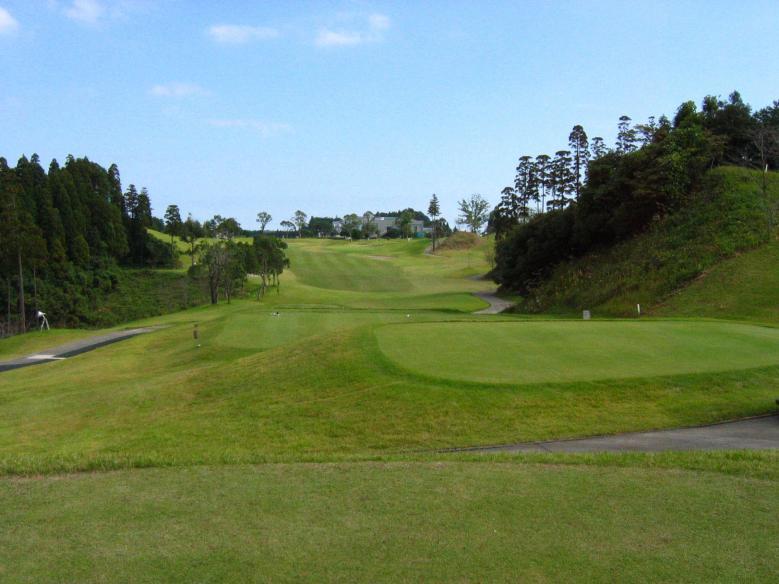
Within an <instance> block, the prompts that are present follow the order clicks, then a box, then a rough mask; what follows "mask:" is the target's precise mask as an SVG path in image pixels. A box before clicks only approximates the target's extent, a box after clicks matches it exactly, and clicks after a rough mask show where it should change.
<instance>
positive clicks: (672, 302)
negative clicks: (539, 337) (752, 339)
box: [517, 167, 779, 318]
mask: <svg viewBox="0 0 779 584" xmlns="http://www.w3.org/2000/svg"><path fill="white" fill-rule="evenodd" d="M762 181H763V177H762V173H759V172H757V171H751V170H748V169H744V168H736V167H721V168H717V169H715V170H713V171H710V172H709V173H708V175H707V177H706V181H705V187H704V189H703V190H702V192H701V193H700V194H699V195H698V196H697V197H696V198H694V200H693V201H692V202H691V203H690V204H689V205H688V206H686V207H684V208H682V209H681V210H679V211H678V212H676V213H674V214H672V215H669V216H668V217H666V218H665V219H663V220H661V221H657V222H655V223H654V224H652V225H651V226H650V227H649V229H648V230H647V231H646V232H645V233H643V234H641V235H638V236H636V237H634V238H632V239H630V240H628V241H624V242H621V243H618V244H616V245H614V246H612V247H610V248H606V249H602V250H598V251H593V252H591V253H589V254H587V255H585V256H583V257H581V258H578V259H574V260H571V261H567V262H564V263H562V264H560V265H558V266H557V267H556V268H555V269H554V270H553V271H552V273H551V275H550V276H549V277H548V278H545V279H544V280H542V281H541V282H540V283H539V284H538V285H536V286H535V287H534V288H532V290H531V291H530V293H529V294H528V295H527V296H525V298H524V299H523V300H522V301H521V303H520V304H519V306H518V308H517V310H518V311H527V312H540V311H553V312H573V311H579V310H582V309H591V310H594V311H595V312H596V314H600V315H610V316H626V315H635V314H636V304H639V303H640V304H641V305H642V306H643V307H645V308H647V309H648V308H650V307H651V306H653V305H655V304H658V303H662V304H663V305H666V307H665V308H662V307H658V309H657V313H658V314H665V315H678V316H681V315H695V316H704V315H705V316H715V315H716V316H727V317H730V318H737V317H739V316H748V315H757V314H762V315H765V316H766V317H768V318H771V316H772V315H774V317H775V315H776V310H775V307H776V306H777V304H779V287H776V286H772V285H771V282H775V281H776V280H777V270H776V264H773V266H772V262H771V260H772V258H775V257H776V253H777V252H776V236H777V230H776V221H775V219H773V220H772V215H773V214H775V212H774V211H773V209H775V207H776V205H777V202H779V176H777V174H776V173H769V174H768V176H767V191H766V193H765V194H764V192H763V188H762V184H763V183H762ZM761 246H762V247H761ZM741 252H748V253H746V254H744V255H743V256H742V257H740V258H734V259H733V260H732V261H731V262H730V263H727V264H724V265H723V267H722V268H717V265H718V263H719V262H721V261H723V260H725V259H726V258H729V257H731V256H733V255H734V254H738V253H741ZM709 270H713V271H712V273H711V274H708V275H706V274H707V272H708V271H709ZM731 270H735V272H732V271H731ZM739 274H741V275H739ZM696 278H701V279H700V280H696ZM691 282H692V283H693V284H692V285H691V288H690V291H689V293H690V294H694V295H696V297H697V298H698V299H700V300H703V299H704V298H707V297H708V298H709V300H708V301H707V302H706V306H702V305H701V304H700V303H699V302H698V301H693V299H692V298H690V300H684V298H685V294H687V293H688V292H687V291H684V292H681V293H680V292H679V290H680V288H683V287H684V286H685V285H687V284H689V283H691ZM734 284H741V285H737V286H735V287H734V286H733V285H734ZM726 289H727V291H726V292H725V290H726ZM723 292H724V293H725V296H723V297H722V300H715V299H714V298H712V295H714V296H719V295H720V293H723ZM671 294H675V295H674V297H673V298H669V299H668V300H667V302H666V298H667V297H668V296H669V295H671ZM747 298H749V300H747ZM714 306H717V307H719V308H717V309H715V308H714ZM727 307H733V308H734V311H732V312H731V311H728V310H726V308H727ZM761 307H762V308H761Z"/></svg>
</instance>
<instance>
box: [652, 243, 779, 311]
mask: <svg viewBox="0 0 779 584" xmlns="http://www.w3.org/2000/svg"><path fill="white" fill-rule="evenodd" d="M652 314H654V315H657V316H673V315H677V314H686V315H689V316H698V317H709V318H731V319H743V320H755V321H763V322H779V241H776V240H774V241H772V242H771V243H768V244H766V245H764V246H762V247H759V248H758V249H753V250H748V251H745V252H743V253H740V254H738V255H736V256H735V257H732V258H729V259H727V260H725V261H723V262H720V263H719V264H717V265H715V266H714V267H713V268H711V269H710V270H708V271H705V272H703V273H702V274H700V276H698V277H697V278H696V279H695V280H694V281H693V282H691V283H690V284H689V285H688V286H686V287H684V288H682V289H681V290H679V291H678V292H677V293H676V294H672V295H671V296H669V297H668V298H666V299H665V300H664V301H662V302H661V303H660V304H658V305H657V306H656V307H654V308H653V309H652Z"/></svg>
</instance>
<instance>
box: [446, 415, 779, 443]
mask: <svg viewBox="0 0 779 584" xmlns="http://www.w3.org/2000/svg"><path fill="white" fill-rule="evenodd" d="M773 448H779V414H769V415H766V416H758V417H755V418H748V419H745V420H735V421H732V422H721V423H718V424H710V425H707V426H696V427H691V428H675V429H671V430H655V431H651V432H630V433H628V434H616V435H612V436H593V437H591V438H576V439H573V440H550V441H548V442H524V443H520V444H505V445H502V446H483V447H478V446H477V447H473V448H456V449H451V450H448V451H447V452H483V453H493V452H662V451H666V450H764V449H773Z"/></svg>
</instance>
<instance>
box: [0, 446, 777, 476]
mask: <svg viewBox="0 0 779 584" xmlns="http://www.w3.org/2000/svg"><path fill="white" fill-rule="evenodd" d="M377 462H379V463H408V462H419V463H431V464H436V463H442V464H443V463H448V462H468V463H474V464H489V463H505V464H526V465H561V466H569V465H573V466H582V465H583V466H594V467H615V468H628V467H629V468H643V469H665V470H673V469H676V470H686V471H700V472H713V473H718V474H726V475H733V476H743V477H750V478H758V479H765V480H770V481H779V449H774V450H759V451H757V450H720V451H685V452H681V451H666V452H650V453H646V452H624V453H614V452H593V453H575V454H574V453H554V454H552V453H535V452H494V453H484V454H482V453H474V452H450V453H440V452H430V453H406V454H369V455H354V454H344V455H333V454H327V455H317V454H313V455H304V456H295V457H289V456H267V455H251V454H249V455H247V454H234V453H229V452H225V453H223V454H222V455H221V456H219V457H208V458H201V459H191V460H182V459H175V458H171V457H170V456H159V455H156V454H155V453H147V454H143V455H138V454H122V453H117V454H101V455H91V456H73V455H51V456H6V457H4V458H0V478H2V479H9V478H13V477H36V476H50V475H68V474H83V473H98V472H111V471H121V470H132V469H144V468H187V467H195V466H260V465H290V464H295V465H301V464H321V465H338V464H362V463H377Z"/></svg>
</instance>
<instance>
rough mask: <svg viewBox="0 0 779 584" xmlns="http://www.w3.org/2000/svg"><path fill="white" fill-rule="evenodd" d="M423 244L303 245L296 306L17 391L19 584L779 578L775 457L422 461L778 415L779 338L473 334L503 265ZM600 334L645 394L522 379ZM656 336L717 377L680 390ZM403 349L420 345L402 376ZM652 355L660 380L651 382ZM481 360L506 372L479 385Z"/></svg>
mask: <svg viewBox="0 0 779 584" xmlns="http://www.w3.org/2000/svg"><path fill="white" fill-rule="evenodd" d="M424 243H425V242H416V241H414V242H383V241H378V242H353V243H347V242H337V241H311V240H308V241H305V240H304V241H293V242H290V255H291V257H292V261H293V263H292V269H291V270H290V271H289V272H285V274H284V275H283V276H282V286H281V294H280V295H276V294H275V293H271V294H269V295H268V296H266V297H265V298H264V299H263V301H262V302H260V303H257V302H255V301H248V300H244V301H236V302H234V303H233V304H231V305H225V304H221V305H219V306H216V307H212V306H204V307H199V308H195V309H192V310H188V311H182V312H178V313H175V314H169V315H166V316H164V317H156V318H152V319H149V320H147V321H144V322H143V323H134V324H152V323H164V324H167V325H169V326H168V328H165V329H161V330H158V331H156V332H154V333H152V334H149V335H145V336H140V337H136V338H133V339H130V340H127V341H123V342H122V343H121V344H116V345H112V346H108V347H104V348H101V349H99V350H97V351H94V352H92V353H87V354H84V355H81V356H78V357H75V358H72V359H68V360H66V361H61V362H57V363H51V364H46V365H40V366H36V367H31V368H28V369H20V370H16V371H11V372H8V373H3V374H2V377H1V378H0V474H4V475H5V477H4V478H2V479H0V509H2V511H1V512H0V579H2V580H4V581H18V580H25V579H27V580H30V579H32V580H36V581H63V580H65V581H90V580H92V581H104V580H134V581H138V580H143V579H147V580H149V581H159V580H165V579H179V580H181V579H183V580H209V579H214V580H217V579H218V580H226V579H229V578H233V579H234V580H236V581H245V580H249V579H253V578H257V577H262V578H265V579H280V580H284V579H292V580H310V581H323V580H324V581H328V580H330V581H332V580H345V579H347V580H371V581H377V580H385V581H386V580H399V579H400V580H402V579H420V578H421V579H432V580H449V579H457V578H459V579H466V580H467V579H476V580H485V579H486V580H514V581H515V580H517V579H524V580H527V579H531V580H532V579H539V580H576V579H579V580H613V579H614V578H615V576H616V577H617V578H618V579H622V578H632V579H638V580H642V579H643V580H657V579H678V578H679V575H680V574H682V575H683V576H684V577H689V579H690V580H699V581H700V580H712V579H716V578H718V577H719V578H724V579H731V580H739V579H753V580H760V581H765V580H770V579H772V577H773V576H775V575H776V567H775V565H774V564H773V563H772V562H771V560H772V557H773V553H772V551H775V550H772V542H773V541H775V540H776V539H777V536H776V530H777V527H776V522H775V520H774V515H775V513H774V512H773V510H774V508H775V507H776V505H777V504H779V488H777V486H778V482H777V481H779V476H777V474H776V468H777V464H776V453H770V452H769V453H756V454H722V453H710V454H700V453H698V454H668V455H635V454H633V455H602V456H573V455H571V456H539V455H522V456H512V455H484V456H481V457H478V456H477V455H474V454H461V455H436V454H419V453H418V452H419V451H429V450H430V449H434V448H440V447H447V446H467V445H476V444H493V443H501V442H513V441H521V440H532V439H545V438H552V437H572V436H580V435H584V434H595V433H609V432H618V431H628V430H637V429H645V428H653V427H667V426H674V425H683V424H693V423H697V422H709V421H716V420H721V419H724V418H732V417H738V416H742V415H749V414H757V413H763V412H766V411H768V410H769V409H771V408H772V407H773V403H772V400H773V398H774V393H775V390H776V388H777V387H779V364H775V365H771V364H770V363H769V362H768V361H769V360H770V359H769V358H767V357H766V351H768V352H770V346H769V347H766V343H768V344H770V343H771V342H773V341H772V340H771V338H764V339H759V338H758V336H759V333H758V332H757V331H762V332H765V331H768V332H765V334H767V335H769V337H770V335H772V334H773V333H774V332H775V330H774V329H769V328H765V329H763V328H759V327H742V328H738V327H736V328H738V331H735V332H739V331H741V332H739V334H742V333H743V335H742V336H743V338H742V340H741V343H743V344H741V343H739V342H738V340H737V339H736V338H735V337H733V335H732V334H726V333H733V332H734V331H733V330H731V328H728V327H732V326H733V325H724V324H723V325H720V324H711V325H709V324H703V325H701V323H695V322H691V323H688V324H689V330H680V329H678V327H677V325H679V324H681V323H665V322H660V323H651V322H650V323H627V324H629V325H630V326H625V327H620V326H619V325H620V324H626V323H619V322H614V323H606V322H591V323H570V322H569V323H566V322H559V321H551V322H548V323H546V322H540V321H539V322H536V321H522V319H520V318H519V317H504V316H499V317H489V316H481V317H480V316H473V315H471V314H470V312H471V311H473V310H476V309H479V308H482V307H484V303H483V302H482V301H480V300H478V299H476V298H474V297H473V296H472V295H471V294H470V292H472V291H476V290H485V289H487V288H489V284H488V283H485V282H483V281H482V282H479V281H475V280H472V279H470V278H469V277H470V276H473V275H477V274H479V273H483V272H484V271H486V269H487V266H486V263H485V257H484V254H483V253H482V250H481V249H480V248H479V247H476V248H473V249H469V250H468V251H449V252H442V253H441V254H440V256H437V257H431V256H427V255H424V254H423V253H422V252H423V249H424V245H423V244H424ZM347 281H348V282H349V289H343V284H342V283H343V282H347ZM273 311H278V312H280V316H272V315H271V312H273ZM195 322H197V323H199V328H200V331H201V344H202V346H201V347H200V348H197V347H196V346H195V343H194V342H193V339H192V324H193V323H195ZM385 325H388V326H385ZM545 325H548V326H549V329H548V331H545V330H544V328H545ZM579 325H585V326H587V325H592V327H591V328H589V329H585V328H581V329H576V334H579V333H584V332H586V331H589V330H592V329H594V327H607V328H608V329H609V330H608V335H606V336H607V337H608V339H607V340H603V341H602V342H607V343H609V346H610V347H612V348H614V347H616V348H620V347H621V346H625V347H632V348H633V352H632V353H630V354H629V355H628V354H626V353H625V352H624V351H623V353H622V356H623V358H626V359H627V358H631V359H636V360H637V361H636V366H637V368H638V369H637V371H635V372H634V373H635V374H636V375H630V374H631V366H630V364H629V363H617V362H613V363H604V362H603V361H602V360H596V361H590V360H589V357H587V356H586V355H583V356H580V358H579V359H577V361H576V371H578V372H579V374H580V378H577V380H570V379H565V378H563V377H560V374H561V367H559V366H555V365H554V363H552V364H551V365H548V366H544V365H543V364H542V363H536V364H531V365H532V369H533V371H534V373H533V375H534V376H535V377H533V378H530V377H526V378H523V377H522V375H523V371H525V370H526V365H527V364H526V365H522V362H517V363H514V362H513V361H512V360H511V357H512V356H513V355H515V354H516V356H517V357H519V356H520V355H521V354H522V351H523V350H524V349H521V350H520V349H518V348H517V340H516V339H523V340H524V342H523V343H522V345H523V346H524V345H525V344H527V345H528V349H530V345H532V343H533V342H535V343H536V345H535V348H534V349H533V350H534V351H535V352H536V354H537V355H538V356H539V357H540V356H542V355H543V354H544V353H545V351H544V347H546V346H547V343H548V342H550V341H551V340H553V339H554V338H555V336H556V335H557V336H558V337H559V335H571V334H572V330H569V329H572V328H573V327H578V326H579ZM699 325H701V326H699ZM523 326H531V327H535V329H532V328H529V329H527V331H525V330H524V329H521V327H523ZM653 326H661V327H669V330H670V333H669V334H670V337H671V340H672V341H673V340H674V339H675V342H677V344H678V343H680V342H682V341H684V342H685V343H686V342H687V341H690V340H692V341H694V342H696V343H697V346H698V347H699V349H700V351H701V353H703V352H704V350H705V351H708V352H709V356H710V359H706V358H705V355H704V354H699V355H695V357H696V358H697V361H695V363H694V366H691V367H690V368H688V369H685V370H684V371H680V370H679V369H678V368H676V367H677V365H678V359H677V358H675V357H674V356H673V355H668V351H669V350H670V349H669V347H668V346H665V347H664V345H663V342H665V341H664V338H665V336H664V335H661V334H652V333H651V331H656V330H659V329H651V328H643V327H653ZM450 327H451V328H450ZM469 327H471V328H469ZM675 327H676V328H675ZM475 329H479V330H478V331H477V332H476V333H475V332H474V330H475ZM532 330H536V332H537V333H538V334H540V335H542V336H543V335H545V336H543V339H545V340H543V339H541V338H536V335H533V334H530V332H532ZM390 331H391V332H393V333H394V332H398V333H402V335H401V336H402V337H403V338H402V339H398V342H399V343H401V344H402V345H403V346H402V347H400V349H401V351H402V353H401V354H399V355H393V354H391V355H390V356H389V357H388V356H387V354H385V352H383V351H382V347H381V343H382V342H383V343H385V344H386V342H387V339H386V338H383V335H385V334H388V332H390ZM647 331H650V334H648V335H647V334H645V333H646V332H647ZM712 332H713V334H712ZM377 335H378V337H377ZM573 340H575V341H577V342H579V343H588V342H590V341H591V340H592V339H590V338H589V337H587V336H586V335H585V336H578V337H575V338H574V339H573ZM24 342H26V341H16V340H14V343H16V345H11V344H8V343H9V341H0V350H5V351H6V353H8V352H14V351H19V350H21V348H22V345H20V344H19V343H24ZM461 343H462V345H463V347H465V348H466V349H467V350H466V351H465V352H464V353H463V352H459V353H458V352H447V351H448V350H449V349H450V348H451V347H452V346H453V345H459V344H461ZM734 343H735V345H734ZM683 344H684V343H683ZM30 346H32V345H26V347H30ZM427 346H431V347H439V348H441V349H442V351H441V353H440V354H438V353H431V352H429V351H428V352H427V353H425V352H423V351H422V349H423V348H424V347H427ZM554 346H555V345H554V343H552V344H551V345H549V348H550V349H552V348H553V347H554ZM9 347H10V348H9ZM642 347H643V350H645V351H646V352H647V353H646V354H645V355H644V354H642V353H641V351H640V349H641V348H642ZM744 347H750V348H751V349H754V350H750V351H748V352H744V351H743V349H744ZM384 348H385V350H386V351H387V352H389V353H392V351H393V346H392V344H390V347H389V348H388V347H387V346H385V347H384ZM394 348H397V347H394ZM553 352H554V351H553ZM417 353H419V354H417ZM731 353H732V354H731ZM431 356H434V357H435V358H436V359H439V362H438V363H437V365H436V366H435V367H432V368H430V369H428V368H427V366H425V369H424V370H420V371H421V372H415V371H413V370H412V369H414V367H413V360H414V359H417V358H429V357H431ZM652 357H655V358H658V357H659V358H661V361H662V362H661V363H658V369H657V370H652V371H648V370H647V369H646V367H643V368H642V367H640V366H639V365H641V359H642V358H644V359H645V361H644V364H645V363H646V362H647V361H646V359H648V358H652ZM555 358H558V359H559V358H560V356H559V355H557V356H555ZM726 359H731V361H730V362H727V363H725V362H724V361H725V360H726ZM767 359H768V360H767ZM481 360H483V362H484V363H492V364H493V365H495V366H496V367H499V368H503V367H506V368H507V371H509V373H508V374H507V375H508V377H506V378H502V379H496V378H495V377H494V376H487V377H484V375H482V374H480V373H479V371H478V370H477V369H474V367H476V364H477V363H478V362H479V361H481ZM715 362H716V365H717V367H720V366H722V367H727V369H728V370H727V371H714V370H712V369H713V367H712V363H715ZM436 367H437V369H436ZM527 371H528V372H530V369H527ZM544 371H546V375H545V376H543V375H542V374H543V373H544ZM458 372H459V373H462V372H464V373H465V374H466V377H467V378H468V380H467V381H459V380H458V379H457V375H458V374H459V373H458ZM511 372H514V373H511ZM618 372H621V373H623V374H624V377H623V378H622V379H615V377H620V375H615V373H618ZM415 452H417V453H416V454H415ZM280 461H281V462H285V463H288V464H262V465H260V466H248V465H246V464H245V463H269V462H280ZM306 461H309V462H306ZM314 463H315V464H314ZM140 467H157V468H140ZM110 469H115V472H89V473H80V474H56V473H62V472H65V471H78V470H81V471H102V470H110ZM22 475H24V476H22ZM29 475H36V476H34V477H32V478H26V477H28V476H29ZM40 475H44V476H40ZM774 547H775V546H774ZM258 575H261V576H258Z"/></svg>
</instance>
